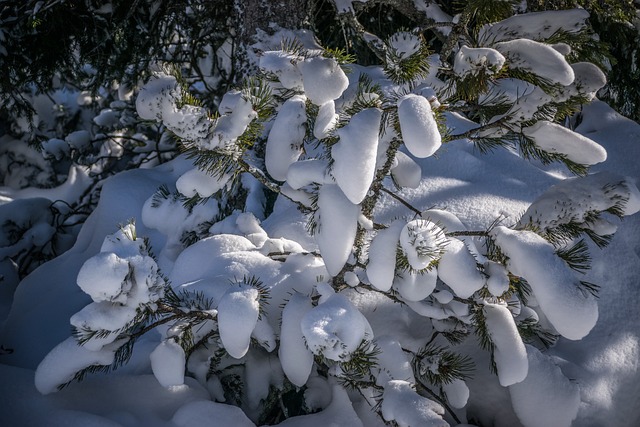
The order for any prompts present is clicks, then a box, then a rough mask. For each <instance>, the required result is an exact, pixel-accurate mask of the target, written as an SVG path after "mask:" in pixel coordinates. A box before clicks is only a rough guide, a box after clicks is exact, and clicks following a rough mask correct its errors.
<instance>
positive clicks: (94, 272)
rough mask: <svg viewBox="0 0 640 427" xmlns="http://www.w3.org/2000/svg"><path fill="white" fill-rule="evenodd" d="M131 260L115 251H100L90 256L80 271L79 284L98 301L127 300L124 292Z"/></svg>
mask: <svg viewBox="0 0 640 427" xmlns="http://www.w3.org/2000/svg"><path fill="white" fill-rule="evenodd" d="M128 274H129V262H128V261H127V260H126V259H122V258H120V257H119V256H118V255H116V254H114V253H113V252H100V253H99V254H97V255H95V256H94V257H92V258H89V259H88V260H87V261H86V262H85V263H84V264H83V265H82V268H81V269H80V271H79V272H78V286H80V289H82V290H83V291H84V292H86V293H87V294H89V295H90V296H91V298H92V299H93V300H94V301H96V302H99V301H113V302H120V303H124V302H126V294H124V295H123V292H126V291H128V289H123V285H124V282H125V277H126V276H127V275H128Z"/></svg>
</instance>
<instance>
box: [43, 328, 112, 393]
mask: <svg viewBox="0 0 640 427" xmlns="http://www.w3.org/2000/svg"><path fill="white" fill-rule="evenodd" d="M116 349H117V347H116V348H114V349H110V348H104V349H102V350H100V351H91V350H87V349H85V348H84V347H82V346H80V345H78V343H77V342H76V340H75V338H72V337H70V338H67V339H66V340H65V341H63V342H61V343H60V344H58V345H57V346H56V347H55V348H54V349H53V350H52V351H51V352H50V353H49V354H47V356H46V357H45V358H44V359H43V360H42V362H40V364H39V365H38V369H36V374H35V384H36V388H37V389H38V391H39V392H40V393H42V394H49V393H53V392H55V391H57V389H58V387H59V386H60V385H62V384H65V383H67V382H69V381H71V380H72V379H73V376H74V375H75V374H76V372H78V371H79V370H81V369H84V368H88V367H89V366H93V365H110V364H112V363H113V359H114V352H115V350H116Z"/></svg>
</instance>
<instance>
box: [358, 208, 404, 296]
mask: <svg viewBox="0 0 640 427" xmlns="http://www.w3.org/2000/svg"><path fill="white" fill-rule="evenodd" d="M404 226H405V222H404V221H402V220H397V221H394V222H393V223H392V224H391V225H390V226H389V227H388V228H385V229H384V230H380V231H378V233H377V234H376V236H375V237H374V238H373V240H372V241H371V245H370V246H369V264H367V277H368V278H369V281H370V282H371V285H373V287H375V288H376V289H379V290H381V291H383V292H387V291H388V290H389V289H391V285H392V284H393V277H394V275H395V269H396V249H397V246H398V242H399V240H400V232H401V231H402V229H403V228H404Z"/></svg>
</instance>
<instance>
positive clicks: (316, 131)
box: [313, 100, 338, 139]
mask: <svg viewBox="0 0 640 427" xmlns="http://www.w3.org/2000/svg"><path fill="white" fill-rule="evenodd" d="M337 122H338V115H337V114H336V103H335V102H334V101H333V100H332V101H327V102H325V103H324V104H322V105H321V106H320V108H319V109H318V115H317V116H316V123H315V124H314V126H313V136H315V137H316V138H318V139H324V138H326V137H327V136H329V134H330V132H331V131H332V130H333V129H334V128H335V127H336V123H337Z"/></svg>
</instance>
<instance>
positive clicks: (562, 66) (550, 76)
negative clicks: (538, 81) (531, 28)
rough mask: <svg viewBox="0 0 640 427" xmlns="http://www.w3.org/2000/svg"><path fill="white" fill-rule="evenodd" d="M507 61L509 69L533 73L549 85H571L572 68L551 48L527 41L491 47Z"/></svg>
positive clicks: (504, 43)
mask: <svg viewBox="0 0 640 427" xmlns="http://www.w3.org/2000/svg"><path fill="white" fill-rule="evenodd" d="M493 47H494V48H495V49H496V50H497V51H498V52H500V53H501V54H502V55H504V56H505V58H507V60H508V64H509V68H517V69H520V70H523V71H528V72H530V73H533V74H535V75H537V76H539V77H541V78H542V79H545V80H548V81H550V82H551V83H558V84H561V85H563V86H568V85H570V84H571V83H573V81H574V79H575V74H574V73H573V68H571V66H570V65H569V63H568V62H567V61H566V59H565V58H564V56H562V54H561V53H559V52H558V51H557V50H555V49H554V48H553V47H551V46H549V45H547V44H544V43H539V42H536V41H533V40H528V39H516V40H511V41H508V42H500V43H496V44H495V45H494V46H493Z"/></svg>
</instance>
